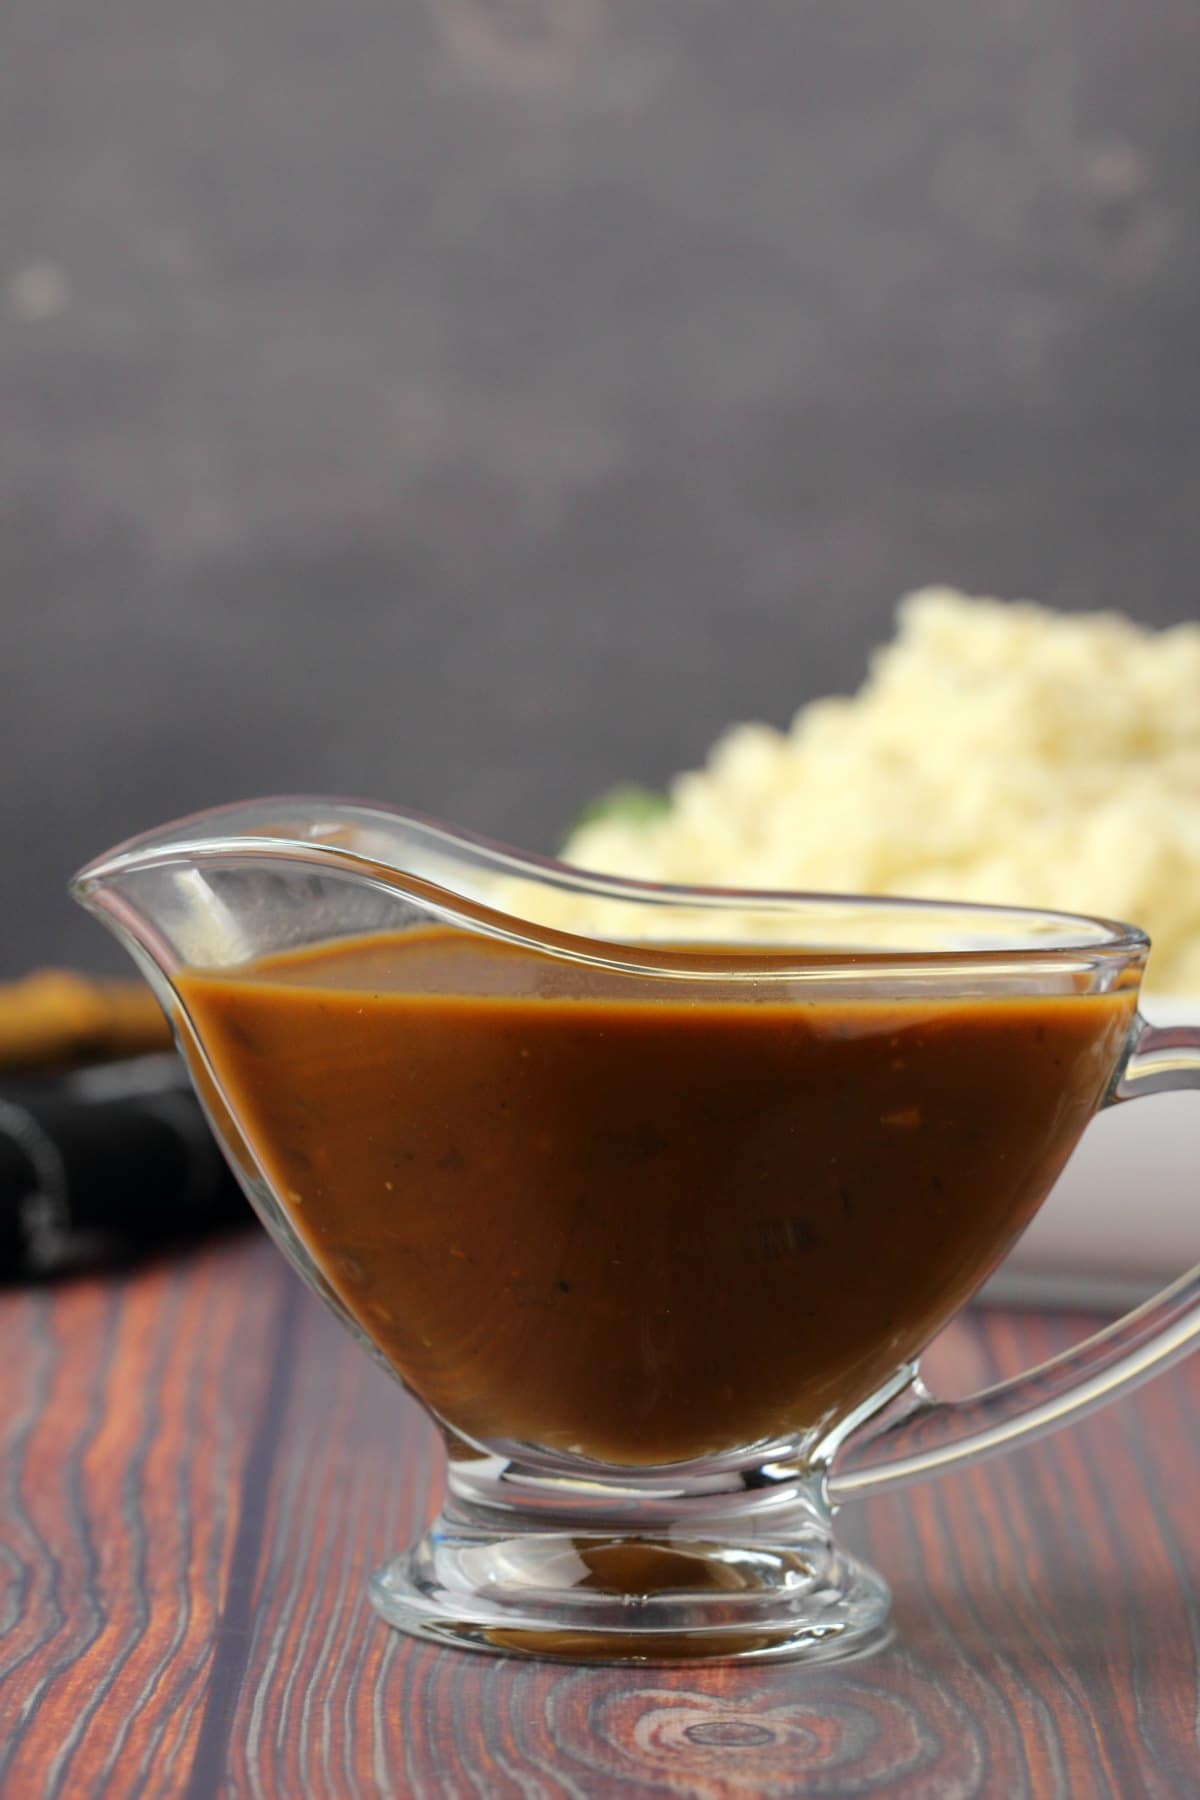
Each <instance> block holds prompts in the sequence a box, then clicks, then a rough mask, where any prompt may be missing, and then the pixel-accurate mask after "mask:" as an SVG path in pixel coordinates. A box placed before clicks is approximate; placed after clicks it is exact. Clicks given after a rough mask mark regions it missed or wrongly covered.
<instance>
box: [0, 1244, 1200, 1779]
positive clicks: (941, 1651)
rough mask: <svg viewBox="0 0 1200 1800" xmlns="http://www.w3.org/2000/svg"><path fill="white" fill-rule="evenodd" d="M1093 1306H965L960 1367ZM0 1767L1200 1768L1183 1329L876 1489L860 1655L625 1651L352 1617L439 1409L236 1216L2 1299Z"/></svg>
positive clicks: (21, 1773)
mask: <svg viewBox="0 0 1200 1800" xmlns="http://www.w3.org/2000/svg"><path fill="white" fill-rule="evenodd" d="M1085 1323H1086V1324H1090V1323H1091V1322H1090V1321H1081V1320H1080V1319H1079V1318H1078V1317H1062V1318H1058V1317H1055V1318H1050V1317H1046V1316H1035V1315H1031V1314H1020V1313H1005V1312H999V1311H984V1310H980V1311H977V1312H975V1313H973V1314H971V1315H969V1316H968V1317H967V1318H966V1319H965V1320H963V1321H961V1322H960V1323H959V1324H957V1325H956V1326H955V1327H954V1328H953V1330H952V1331H951V1333H949V1334H948V1335H947V1337H946V1338H945V1339H943V1340H942V1342H941V1344H940V1345H939V1346H937V1347H936V1350H935V1352H934V1357H933V1359H932V1365H931V1366H935V1375H936V1377H937V1379H938V1380H939V1381H940V1383H941V1385H942V1386H943V1388H946V1387H956V1388H958V1389H965V1388H966V1387H968V1386H971V1385H974V1384H976V1383H977V1382H979V1381H980V1380H982V1379H984V1378H989V1377H994V1376H998V1375H1002V1374H1008V1373H1011V1372H1012V1371H1014V1370H1015V1369H1017V1368H1018V1367H1020V1366H1021V1365H1023V1364H1025V1363H1028V1362H1029V1361H1031V1360H1033V1359H1037V1358H1041V1357H1043V1356H1045V1355H1047V1354H1049V1353H1050V1352H1052V1351H1054V1350H1056V1349H1058V1348H1060V1347H1061V1346H1062V1345H1063V1344H1064V1343H1066V1342H1067V1341H1068V1340H1069V1339H1070V1337H1071V1336H1073V1335H1077V1334H1078V1333H1079V1332H1080V1331H1081V1330H1082V1329H1083V1328H1084V1325H1085ZM0 1371H2V1373H0V1480H2V1481H3V1484H4V1497H3V1503H2V1506H0V1794H3V1796H4V1800H10V1797H11V1800H50V1797H51V1796H69V1797H70V1800H76V1797H84V1796H93V1795H95V1796H101V1795H103V1796H104V1797H105V1800H123V1797H124V1796H133V1795H143V1796H159V1795H175V1794H179V1795H187V1796H189V1797H190V1800H201V1797H208V1796H215V1795H218V1794H220V1795H237V1796H241V1795H248V1796H264V1797H266V1796H276V1795H279V1796H286V1797H287V1800H308V1797H309V1796H313V1797H323V1796H331V1797H336V1800H343V1797H345V1800H355V1797H357V1796H374V1795H408V1794H413V1795H418V1796H425V1795H430V1796H433V1795H436V1796H442V1795H455V1796H457V1795H484V1796H487V1797H488V1800H491V1797H492V1796H496V1797H501V1796H508V1795H513V1796H542V1795H545V1796H554V1797H558V1796H580V1795H583V1796H592V1795H602V1796H614V1797H615V1796H624V1795H630V1794H639V1793H646V1794H661V1795H675V1796H678V1795H698V1796H705V1797H708V1796H711V1797H712V1800H718V1797H720V1800H725V1797H727V1796H728V1797H732V1796H740V1795H754V1796H758V1795H782V1794H821V1795H824V1796H831V1795H850V1794H854V1795H866V1794H889V1795H898V1796H899V1795H911V1796H921V1797H926V1796H947V1797H948V1796H954V1797H958V1796H968V1795H976V1794H986V1795H1001V1796H1006V1797H1007V1796H1012V1795H1024V1794H1030V1795H1046V1794H1063V1795H1071V1796H1075V1795H1094V1794H1115V1795H1121V1796H1132V1795H1149V1796H1165V1795H1175V1794H1179V1795H1184V1794H1186V1795H1194V1794H1195V1793H1196V1792H1197V1791H1198V1790H1200V1757H1198V1755H1197V1717H1198V1705H1200V1682H1198V1676H1200V1605H1198V1601H1197V1584H1198V1578H1200V1511H1198V1509H1197V1505H1196V1499H1197V1492H1198V1486H1200V1360H1197V1361H1195V1362H1193V1363H1192V1364H1191V1365H1190V1366H1189V1365H1185V1366H1183V1367H1181V1368H1179V1369H1176V1370H1175V1371H1174V1372H1172V1373H1171V1374H1168V1375H1166V1376H1164V1377H1162V1378H1161V1379H1160V1380H1159V1381H1157V1382H1156V1383H1154V1384H1153V1385H1152V1386H1151V1387H1149V1388H1147V1389H1144V1390H1143V1391H1142V1392H1141V1393H1140V1394H1138V1395H1137V1396H1135V1397H1134V1398H1132V1399H1129V1400H1127V1401H1125V1402H1123V1403H1121V1404H1120V1405H1118V1406H1116V1407H1114V1408H1112V1409H1110V1410H1109V1412H1107V1413H1106V1414H1102V1415H1099V1416H1097V1417H1095V1418H1094V1419H1092V1420H1089V1421H1088V1422H1086V1423H1085V1424H1083V1425H1081V1426H1079V1427H1077V1428H1075V1429H1073V1430H1071V1431H1067V1432H1064V1433H1062V1434H1060V1435H1059V1436H1058V1437H1057V1438H1055V1439H1053V1440H1051V1441H1048V1442H1045V1443H1043V1444H1040V1445H1037V1446H1034V1447H1033V1448H1032V1449H1028V1450H1025V1451H1023V1452H1020V1453H1018V1454H1015V1455H1013V1456H1010V1457H1009V1458H1008V1459H1007V1460H1006V1461H999V1462H992V1463H989V1464H987V1465H985V1466H984V1467H983V1468H982V1469H980V1470H976V1471H972V1472H969V1473H966V1474H962V1475H958V1476H954V1477H951V1478H947V1479H945V1480H943V1481H941V1482H939V1483H934V1484H930V1485H927V1486H924V1487H920V1488H915V1489H913V1490H911V1491H910V1492H909V1493H906V1494H904V1495H902V1496H900V1497H898V1498H893V1499H888V1500H878V1501H874V1502H869V1503H867V1504H866V1505H864V1506H862V1507H861V1508H860V1509H858V1512H857V1516H856V1517H854V1518H853V1519H848V1520H847V1536H848V1538H849V1539H850V1541H852V1542H854V1543H856V1544H857V1545H858V1546H859V1547H861V1548H862V1549H864V1550H865V1551H866V1552H867V1554H868V1555H869V1556H870V1557H871V1559H872V1560H873V1561H875V1562H876V1563H877V1564H878V1566H879V1567H880V1568H881V1569H883V1570H884V1571H885V1572H886V1573H887V1575H888V1576H889V1577H890V1579H891V1581H892V1583H893V1586H894V1589H895V1596H896V1609H895V1617H896V1624H897V1627H898V1631H897V1636H896V1638H895V1641H894V1642H893V1643H892V1645H891V1646H890V1647H889V1648H887V1649H885V1650H883V1651H881V1652H879V1653H878V1654H877V1655H875V1656H874V1657H872V1658H869V1659H867V1660H864V1661H862V1662H851V1663H845V1664H842V1665H840V1666H838V1665H833V1666H827V1667H824V1668H809V1669H802V1668H797V1667H795V1666H788V1665H780V1664H776V1665H763V1666H760V1667H757V1668H714V1669H708V1670H701V1669H695V1668H690V1669H670V1670H661V1671H659V1670H641V1669H635V1670H622V1669H593V1668H567V1667H562V1666H548V1665H543V1666H539V1665H531V1664H527V1663H516V1662H506V1661H501V1660H494V1659H492V1658H489V1657H484V1656H472V1655H467V1654H464V1653H459V1652H452V1651H442V1650H436V1649H433V1648H430V1647H426V1646H424V1645H417V1644H414V1643H411V1642H409V1641H407V1640H406V1639H404V1638H402V1637H400V1636H398V1635H396V1634H395V1633H392V1632H390V1631H388V1630H387V1629H386V1628H385V1627H384V1626H383V1625H381V1624H380V1623H379V1622H378V1621H377V1620H376V1619H375V1617H374V1615H373V1614H372V1612H371V1611H370V1610H369V1608H368V1606H367V1603H366V1598H365V1582H366V1578H367V1575H368V1573H369V1572H370V1570H371V1569H372V1568H373V1566H374V1565H375V1564H376V1563H378V1562H379V1561H381V1560H382V1559H383V1557H384V1556H385V1555H386V1554H387V1553H388V1552H390V1551H392V1550H394V1549H395V1548H396V1547H397V1546H399V1545H401V1544H403V1543H404V1542H405V1541H406V1540H407V1539H408V1538H410V1537H411V1536H412V1535H413V1534H414V1533H415V1532H416V1530H417V1529H418V1527H419V1525H420V1524H421V1521H422V1518H423V1517H424V1515H425V1514H426V1513H427V1512H428V1511H429V1510H430V1509H431V1507H432V1505H433V1503H434V1499H435V1496H436V1490H437V1486H438V1482H439V1476H440V1461H439V1454H438V1451H437V1447H436V1444H435V1441H434V1439H433V1435H432V1433H431V1432H430V1430H429V1429H428V1428H427V1427H426V1425H425V1423H424V1421H423V1420H422V1418H421V1417H420V1416H419V1415H418V1413H417V1412H416V1409H415V1408H414V1407H413V1406H411V1405H410V1403H409V1402H408V1401H407V1400H405V1399H404V1398H403V1397H402V1396H401V1395H400V1394H399V1393H398V1392H397V1391H395V1390H394V1389H393V1388H391V1387H390V1386H389V1384H388V1382H387V1380H386V1378H385V1377H384V1376H382V1375H381V1374H380V1373H379V1372H378V1371H377V1370H375V1369H374V1368H372V1367H371V1366H369V1365H368V1363H367V1361H366V1359H365V1358H364V1357H363V1355H362V1353H361V1352H360V1351H359V1350H358V1349H356V1348H355V1347H354V1345H352V1344H351V1342H350V1341H349V1339H347V1338H344V1337H343V1335H342V1334H341V1332H340V1331H339V1329H338V1328H337V1327H336V1326H335V1325H334V1323H333V1322H332V1320H330V1319H329V1318H327V1317H326V1316H325V1314H324V1313H323V1312H322V1310H321V1309H320V1308H319V1307H318V1305H317V1304H316V1303H315V1302H314V1301H313V1300H312V1299H310V1297H309V1296H308V1295H307V1294H306V1293H305V1292H304V1291H303V1290H302V1288H301V1287H300V1285H299V1283H298V1282H297V1281H296V1280H295V1279H294V1278H293V1277H292V1276H291V1275H290V1274H289V1273H288V1271H287V1270H286V1269H285V1267H284V1265H283V1263H282V1261H281V1260H280V1259H279V1258H278V1256H277V1255H276V1253H275V1252H274V1251H273V1250H272V1249H271V1248H270V1247H269V1246H268V1245H267V1244H266V1243H265V1242H264V1241H262V1240H261V1239H259V1238H258V1237H257V1236H251V1235H246V1236H243V1237H240V1238H235V1239H232V1240H229V1241H226V1242H224V1243H222V1244H219V1245H215V1246H212V1247H210V1248H207V1249H205V1250H203V1251H201V1252H199V1253H196V1254H193V1255H190V1256H187V1257H181V1258H178V1259H175V1260H169V1261H163V1262H162V1263H160V1264H158V1265H156V1266H154V1267H153V1268H150V1269H148V1270H145V1271H142V1272H141V1273H139V1274H136V1275H133V1276H130V1277H127V1278H121V1279H110V1280H86V1281H78V1282H75V1283H71V1284H69V1285H66V1286H64V1287H62V1288H61V1289H58V1290H57V1291H47V1292H41V1293H38V1292H15V1293H10V1294H8V1295H6V1296H4V1297H3V1298H0Z"/></svg>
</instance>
